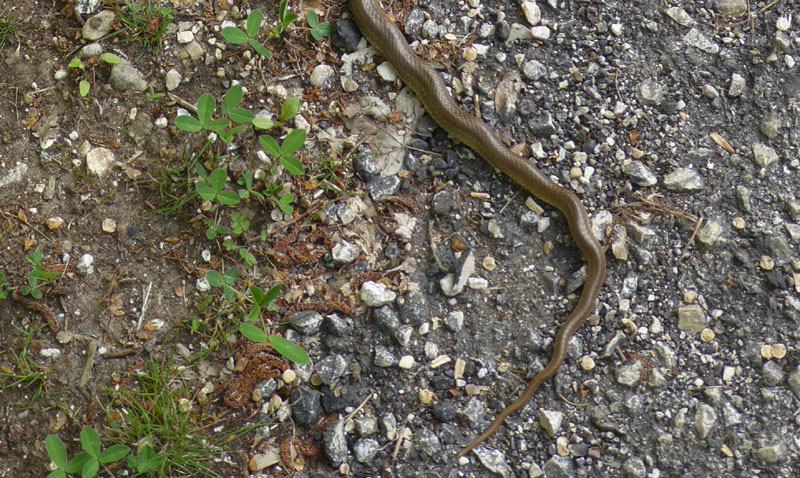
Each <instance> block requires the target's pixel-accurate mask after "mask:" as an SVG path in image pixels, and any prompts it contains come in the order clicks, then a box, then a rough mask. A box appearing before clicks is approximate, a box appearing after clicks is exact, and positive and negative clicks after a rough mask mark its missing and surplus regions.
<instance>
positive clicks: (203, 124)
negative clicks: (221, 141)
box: [172, 93, 229, 135]
mask: <svg viewBox="0 0 800 478" xmlns="http://www.w3.org/2000/svg"><path fill="white" fill-rule="evenodd" d="M195 106H196V108H197V118H195V117H193V116H191V115H180V116H178V117H176V118H175V119H174V120H172V122H173V123H174V124H175V126H176V127H177V128H178V129H181V130H183V131H187V132H189V133H195V132H197V131H201V130H208V131H213V132H215V133H217V134H220V135H221V133H222V132H223V131H224V130H225V128H227V127H228V124H229V123H228V120H226V119H225V118H218V119H215V120H212V119H211V116H212V115H213V114H214V110H215V109H217V101H216V100H215V99H214V97H213V96H211V95H209V94H208V93H205V94H202V95H200V97H199V98H197V103H196V105H195Z"/></svg>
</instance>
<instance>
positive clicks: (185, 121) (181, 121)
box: [172, 115, 203, 133]
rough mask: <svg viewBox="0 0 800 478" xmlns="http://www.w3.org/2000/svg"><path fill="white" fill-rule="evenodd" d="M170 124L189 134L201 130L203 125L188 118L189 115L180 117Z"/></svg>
mask: <svg viewBox="0 0 800 478" xmlns="http://www.w3.org/2000/svg"><path fill="white" fill-rule="evenodd" d="M172 123H173V124H174V125H175V127H176V128H178V129H180V130H183V131H188V132H189V133H194V132H197V131H200V130H201V129H203V125H202V124H200V122H199V121H197V119H195V118H193V117H191V116H189V115H181V116H178V117H177V118H175V119H174V120H172Z"/></svg>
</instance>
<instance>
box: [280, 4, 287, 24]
mask: <svg viewBox="0 0 800 478" xmlns="http://www.w3.org/2000/svg"><path fill="white" fill-rule="evenodd" d="M288 3H289V2H288V1H287V0H281V3H280V4H278V19H279V20H280V21H281V23H286V22H284V21H283V19H284V18H286V6H287V5H288Z"/></svg>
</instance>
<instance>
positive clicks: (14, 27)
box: [0, 15, 22, 48]
mask: <svg viewBox="0 0 800 478" xmlns="http://www.w3.org/2000/svg"><path fill="white" fill-rule="evenodd" d="M21 26H22V24H21V23H19V22H15V21H13V20H9V19H8V18H5V17H4V16H2V15H0V48H3V47H4V46H5V45H6V41H8V37H10V36H11V35H13V34H15V33H17V32H18V31H19V29H20V27H21Z"/></svg>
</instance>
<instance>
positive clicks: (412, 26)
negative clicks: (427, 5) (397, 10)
mask: <svg viewBox="0 0 800 478" xmlns="http://www.w3.org/2000/svg"><path fill="white" fill-rule="evenodd" d="M423 23H425V13H424V12H423V11H422V9H420V8H419V7H414V8H412V9H411V10H410V11H409V12H408V15H406V24H405V32H406V35H409V36H412V37H413V36H416V35H419V33H420V32H421V31H422V24H423Z"/></svg>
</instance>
